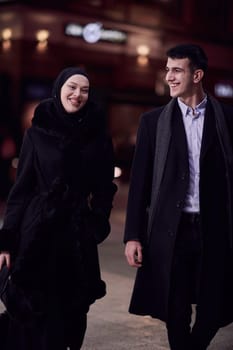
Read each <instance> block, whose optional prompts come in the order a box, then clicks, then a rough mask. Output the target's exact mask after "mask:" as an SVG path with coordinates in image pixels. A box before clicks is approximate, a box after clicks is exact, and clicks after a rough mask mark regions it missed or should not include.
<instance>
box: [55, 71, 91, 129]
mask: <svg viewBox="0 0 233 350" xmlns="http://www.w3.org/2000/svg"><path fill="white" fill-rule="evenodd" d="M75 74H79V75H83V76H85V77H86V78H87V79H88V81H89V77H88V75H87V73H86V72H85V70H83V69H82V68H79V67H68V68H65V69H63V70H62V71H61V72H60V73H59V75H58V76H57V78H56V80H55V82H54V84H53V89H52V98H53V102H54V106H55V109H56V112H57V117H58V118H60V120H62V121H63V122H64V123H65V124H66V125H67V126H68V125H71V126H75V125H76V124H77V123H80V122H81V121H82V119H83V118H84V117H85V115H86V114H87V112H88V107H89V98H88V100H87V102H86V104H85V105H84V106H83V107H82V108H81V109H80V110H78V111H77V112H74V113H68V112H66V110H65V109H64V107H63V105H62V102H61V88H62V86H63V85H64V83H65V82H66V81H67V79H69V78H70V77H71V76H72V75H75Z"/></svg>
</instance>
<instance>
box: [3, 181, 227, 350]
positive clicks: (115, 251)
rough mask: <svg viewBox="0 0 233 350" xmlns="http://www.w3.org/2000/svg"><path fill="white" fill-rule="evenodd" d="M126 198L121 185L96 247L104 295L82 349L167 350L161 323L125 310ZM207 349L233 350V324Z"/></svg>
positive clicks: (129, 277) (130, 275) (130, 278)
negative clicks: (104, 235) (107, 231)
mask: <svg viewBox="0 0 233 350" xmlns="http://www.w3.org/2000/svg"><path fill="white" fill-rule="evenodd" d="M126 198H127V187H126V186H120V187H119V191H118V193H117V195H116V199H115V204H114V210H113V212H112V216H111V223H112V233H111V235H110V236H109V238H108V239H107V240H106V241H105V242H104V243H102V244H101V245H100V246H99V254H100V264H101V270H102V278H103V279H104V280H105V282H106V283H107V295H106V296H105V297H104V298H103V299H100V300H98V301H97V302H96V303H95V304H93V305H92V306H91V308H90V311H89V313H88V328H87V332H86V337H85V340H84V344H83V347H82V350H137V349H138V350H139V349H140V350H169V346H168V343H167V335H166V329H165V326H164V324H163V323H162V322H160V321H159V320H156V319H152V318H150V317H142V316H135V315H131V314H129V313H128V305H129V300H130V296H131V291H132V287H133V283H134V276H135V272H136V270H135V269H133V268H130V267H129V266H128V265H127V263H126V260H125V257H124V245H123V243H122V237H123V229H124V220H125V206H126ZM0 309H1V305H0ZM0 311H1V310H0ZM0 349H1V345H0ZM187 350H189V349H187ZM208 350H233V324H232V325H230V326H228V327H225V328H223V329H221V330H220V331H219V332H218V334H217V335H216V337H215V338H214V340H213V342H212V344H211V346H210V347H209V349H208Z"/></svg>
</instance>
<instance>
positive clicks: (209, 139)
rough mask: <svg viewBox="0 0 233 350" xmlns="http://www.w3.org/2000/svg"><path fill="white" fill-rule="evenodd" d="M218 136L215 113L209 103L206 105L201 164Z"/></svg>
mask: <svg viewBox="0 0 233 350" xmlns="http://www.w3.org/2000/svg"><path fill="white" fill-rule="evenodd" d="M215 136H216V126H215V119H214V111H213V109H212V107H211V105H210V103H209V102H207V105H206V111H205V119H204V127H203V135H202V142H201V153H200V162H202V161H203V159H204V157H205V155H206V153H207V151H208V149H209V148H210V147H211V145H212V143H213V141H214V139H215Z"/></svg>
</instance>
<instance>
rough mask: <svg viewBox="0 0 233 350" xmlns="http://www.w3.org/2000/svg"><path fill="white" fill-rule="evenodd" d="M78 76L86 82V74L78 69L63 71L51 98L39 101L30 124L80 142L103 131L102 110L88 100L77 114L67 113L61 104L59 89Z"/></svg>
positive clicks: (71, 68) (69, 68)
mask: <svg viewBox="0 0 233 350" xmlns="http://www.w3.org/2000/svg"><path fill="white" fill-rule="evenodd" d="M75 74H79V75H83V76H85V77H86V78H87V79H88V80H89V77H88V74H87V73H86V71H85V70H84V69H82V68H80V67H68V68H65V69H63V70H62V71H61V72H60V73H59V74H58V76H57V78H56V79H55V81H54V84H53V89H52V97H51V98H49V99H46V100H44V101H41V102H40V103H39V105H38V106H37V107H36V109H35V113H34V117H33V119H32V124H33V125H35V126H38V127H42V128H43V129H47V130H53V131H55V130H56V131H58V132H59V133H60V134H63V135H64V136H68V137H71V138H72V135H73V136H74V137H75V138H77V136H78V137H79V139H80V141H81V140H85V138H87V137H88V136H89V137H93V136H94V135H97V134H99V133H100V132H101V133H102V132H104V131H105V127H106V121H105V114H104V113H103V111H102V109H100V108H99V106H97V105H96V103H94V102H93V101H91V99H90V94H89V97H88V100H87V102H86V104H85V105H84V106H83V107H82V108H81V109H80V110H78V111H77V112H74V113H67V112H66V110H65V109H64V107H63V105H62V102H61V88H62V86H63V85H64V83H65V82H66V80H67V79H69V78H70V77H71V76H72V75H75Z"/></svg>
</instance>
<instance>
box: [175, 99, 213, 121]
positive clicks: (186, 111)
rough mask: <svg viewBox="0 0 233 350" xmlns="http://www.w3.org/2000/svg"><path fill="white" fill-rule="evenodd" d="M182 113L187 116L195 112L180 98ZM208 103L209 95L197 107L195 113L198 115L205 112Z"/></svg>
mask: <svg viewBox="0 0 233 350" xmlns="http://www.w3.org/2000/svg"><path fill="white" fill-rule="evenodd" d="M177 101H178V104H179V107H180V109H181V112H182V114H183V115H184V116H187V115H188V114H189V113H190V112H193V109H192V108H191V107H189V106H187V105H186V104H185V103H184V102H182V101H181V99H180V98H179V97H178V99H177ZM206 103H207V95H205V97H204V98H203V100H202V101H201V102H200V103H199V104H198V105H197V106H196V107H195V109H194V111H195V112H197V113H200V112H203V111H204V109H205V108H206Z"/></svg>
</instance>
